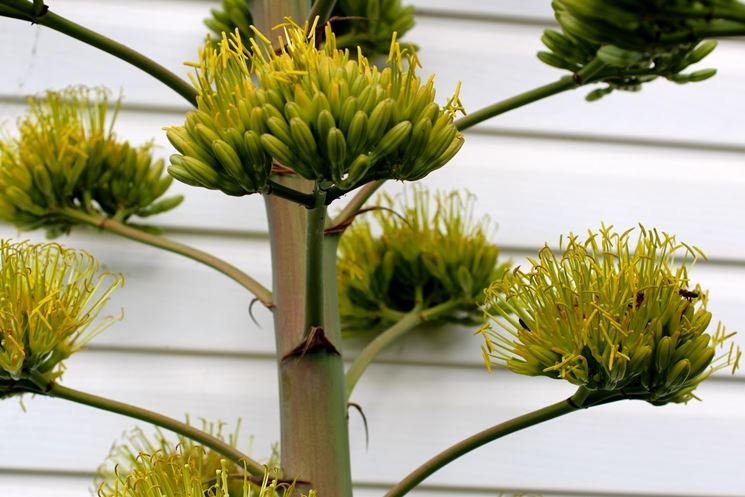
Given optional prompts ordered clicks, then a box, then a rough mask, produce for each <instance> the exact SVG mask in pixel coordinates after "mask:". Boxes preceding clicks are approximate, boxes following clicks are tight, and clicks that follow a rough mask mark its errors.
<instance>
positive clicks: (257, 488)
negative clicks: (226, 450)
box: [98, 420, 291, 497]
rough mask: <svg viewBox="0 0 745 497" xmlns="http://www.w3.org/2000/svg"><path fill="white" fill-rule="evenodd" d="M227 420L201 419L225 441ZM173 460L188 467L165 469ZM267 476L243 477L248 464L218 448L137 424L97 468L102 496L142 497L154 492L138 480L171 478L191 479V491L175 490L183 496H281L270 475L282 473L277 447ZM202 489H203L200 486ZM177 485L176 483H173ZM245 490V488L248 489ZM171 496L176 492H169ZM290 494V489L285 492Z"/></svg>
mask: <svg viewBox="0 0 745 497" xmlns="http://www.w3.org/2000/svg"><path fill="white" fill-rule="evenodd" d="M224 427H225V425H224V423H208V422H207V421H205V420H202V430H203V431H205V432H207V433H209V434H210V435H213V436H215V437H217V438H219V439H220V440H224V439H225V438H224V434H223V430H224ZM239 427H240V423H238V424H237V425H236V429H235V430H234V432H233V433H231V434H229V435H228V437H227V439H228V443H229V444H230V445H231V446H232V447H236V445H237V443H238V431H239ZM166 462H169V464H174V465H175V466H178V467H180V468H182V469H183V472H181V473H178V474H176V473H168V472H163V471H162V468H161V466H162V465H165V464H164V463H166ZM266 468H267V471H266V474H265V477H266V481H265V482H264V485H263V486H262V485H258V484H256V483H254V482H252V481H249V479H248V478H244V477H243V468H239V467H238V466H237V465H236V464H235V463H233V462H231V461H227V460H225V459H224V458H223V457H222V456H220V454H218V453H217V452H215V451H214V450H211V449H208V448H206V447H203V446H201V445H198V444H195V443H194V442H193V441H192V440H190V439H188V438H186V437H184V436H181V435H179V436H178V437H177V438H176V439H175V440H173V439H171V438H168V437H167V436H166V435H164V434H163V433H162V432H161V431H160V430H156V432H155V433H154V434H153V435H152V436H148V435H147V434H145V433H144V432H143V431H142V430H141V429H139V428H135V429H134V430H132V432H131V433H129V434H128V435H127V436H126V437H125V439H124V440H123V441H122V442H119V443H116V444H115V445H114V446H113V447H112V449H111V452H110V454H109V457H108V458H107V460H106V462H105V463H104V465H102V466H101V467H100V468H99V469H98V495H100V496H101V497H125V496H126V497H139V496H140V495H142V496H148V497H150V494H147V493H140V491H141V490H144V489H140V488H139V487H138V486H137V485H140V484H141V482H139V481H138V480H140V479H142V477H145V480H144V481H149V482H153V481H156V480H158V479H160V478H167V479H168V481H169V482H170V483H169V485H171V486H174V484H175V483H176V482H183V483H187V482H188V484H187V485H184V486H183V488H181V489H180V490H184V489H187V488H188V489H190V490H189V491H188V492H187V493H184V494H182V493H175V494H173V495H177V496H179V497H182V496H183V497H187V496H188V497H191V496H192V495H194V496H199V497H201V496H202V495H209V496H220V497H246V496H265V497H279V496H280V495H285V494H280V493H279V492H278V491H279V490H280V488H279V487H278V486H277V484H274V485H273V486H272V484H271V483H269V482H270V480H272V479H274V478H277V477H278V476H279V474H278V473H279V469H278V468H279V454H278V453H277V451H276V450H275V451H273V453H272V455H271V457H270V459H269V461H268V462H267V463H266ZM198 487H199V488H200V490H201V492H203V494H201V493H199V492H197V491H196V489H197V488H198ZM173 488H176V487H173ZM244 491H245V493H244ZM165 495H171V494H165ZM286 495H287V497H290V495H291V494H286Z"/></svg>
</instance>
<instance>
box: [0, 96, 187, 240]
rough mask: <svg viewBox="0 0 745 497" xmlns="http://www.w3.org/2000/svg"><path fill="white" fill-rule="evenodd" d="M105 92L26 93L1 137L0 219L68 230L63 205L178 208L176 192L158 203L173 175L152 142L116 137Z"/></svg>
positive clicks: (99, 210)
mask: <svg viewBox="0 0 745 497" xmlns="http://www.w3.org/2000/svg"><path fill="white" fill-rule="evenodd" d="M109 103H110V102H109V97H108V94H107V92H106V91H105V90H102V89H87V88H83V87H77V88H67V89H65V90H62V91H59V92H55V91H48V92H47V93H46V94H44V95H43V96H40V97H34V98H30V99H29V105H30V111H29V113H28V114H27V115H26V116H24V117H22V118H21V119H20V120H19V122H18V137H16V138H11V137H7V138H5V139H3V140H0V218H2V219H3V220H5V221H8V222H11V223H13V224H14V225H16V226H18V227H19V228H21V229H35V228H39V227H44V228H46V229H47V230H48V232H49V233H50V234H51V235H55V234H58V233H61V232H66V231H68V230H69V228H70V226H71V225H72V224H74V222H75V221H74V220H71V218H70V217H68V216H66V215H65V211H66V209H71V210H76V211H83V212H85V213H89V214H91V213H95V214H101V215H105V216H112V217H116V218H118V219H120V220H126V219H128V218H129V217H130V216H133V215H136V216H141V217H144V216H149V215H152V214H157V213H159V212H163V211H165V210H168V209H172V208H174V207H176V206H177V205H178V204H179V203H180V202H181V200H182V198H181V196H176V197H170V198H166V199H163V200H160V201H158V200H157V199H158V198H160V197H161V196H162V195H163V194H164V193H165V192H166V190H167V189H168V187H169V186H170V184H171V181H172V178H171V177H169V176H167V175H166V176H163V168H164V164H163V161H162V160H157V161H155V160H154V159H153V157H152V152H151V145H145V146H143V147H139V148H135V147H132V146H130V145H129V143H127V142H120V141H117V140H116V136H115V135H114V133H113V131H112V128H113V125H114V121H115V119H116V114H117V110H118V107H119V102H118V101H117V102H116V103H115V105H114V107H115V111H114V113H113V115H112V116H111V117H109V115H108V114H109V111H108V106H109Z"/></svg>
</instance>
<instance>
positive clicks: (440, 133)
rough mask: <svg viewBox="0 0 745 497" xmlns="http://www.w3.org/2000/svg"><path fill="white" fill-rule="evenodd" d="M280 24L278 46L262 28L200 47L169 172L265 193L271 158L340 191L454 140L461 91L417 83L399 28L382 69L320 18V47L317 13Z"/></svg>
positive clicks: (418, 163) (434, 158)
mask: <svg viewBox="0 0 745 497" xmlns="http://www.w3.org/2000/svg"><path fill="white" fill-rule="evenodd" d="M283 27H284V37H280V38H281V39H280V43H281V48H280V49H279V50H277V51H276V52H275V49H274V48H273V46H272V44H271V42H270V41H269V40H268V39H267V38H265V37H264V36H263V35H261V33H259V32H258V31H255V33H256V37H255V38H251V39H250V40H249V41H250V48H249V47H246V46H244V45H243V42H242V39H241V37H240V35H239V34H238V33H235V34H231V35H230V36H227V35H224V36H223V39H222V40H221V42H220V43H219V45H218V47H217V48H215V47H214V46H213V45H212V44H211V43H207V44H206V46H205V47H204V49H203V50H201V52H200V60H199V62H198V63H197V64H195V67H196V70H197V72H196V78H195V81H194V83H195V86H196V87H197V89H198V92H199V96H198V99H197V101H198V109H197V110H196V111H192V112H190V113H189V114H187V117H186V123H185V125H184V126H178V127H171V128H169V129H168V138H169V140H170V141H171V143H172V144H173V146H174V147H176V149H177V150H178V151H179V154H176V155H172V156H171V166H170V168H169V172H170V173H171V175H173V176H174V177H175V178H176V179H178V180H180V181H183V182H184V183H187V184H190V185H194V186H201V187H205V188H210V189H217V190H221V191H223V192H224V193H226V194H228V195H245V194H250V193H254V192H262V193H270V192H271V189H272V186H273V183H272V182H271V181H270V179H269V175H270V173H271V171H272V166H273V164H278V165H280V166H284V167H285V168H289V169H290V170H292V171H294V172H295V173H297V174H299V175H300V176H302V177H304V178H306V179H309V180H313V181H315V182H316V184H317V185H318V186H319V188H321V189H324V190H330V189H331V188H332V187H334V188H336V189H337V190H339V191H342V192H344V191H348V190H350V189H352V188H355V187H357V186H359V185H361V184H363V183H366V182H368V181H371V180H374V179H399V180H416V179H419V178H422V177H423V176H425V175H427V174H428V173H429V172H431V171H433V170H435V169H437V168H439V167H441V166H443V165H444V164H445V163H446V162H448V161H449V160H450V159H451V158H452V157H453V156H454V155H455V153H456V152H457V151H458V150H459V149H460V147H461V145H462V144H463V137H462V135H461V133H460V132H458V130H457V129H456V128H455V125H454V124H453V118H454V115H455V113H456V111H457V110H460V109H461V106H460V102H459V100H458V98H457V92H456V95H455V96H454V97H453V98H452V99H451V100H450V101H449V103H448V105H446V106H445V108H444V109H441V108H440V107H439V106H438V105H437V104H436V103H434V97H435V90H434V87H433V80H432V78H430V79H429V80H427V82H426V83H424V84H422V82H421V80H420V78H419V77H418V76H417V75H416V68H417V65H418V62H417V59H416V55H415V54H414V53H412V52H408V51H406V50H402V49H401V48H400V46H399V44H398V43H396V41H395V39H394V40H393V42H392V44H391V48H390V55H389V59H388V64H387V66H386V67H385V69H383V70H382V71H379V70H378V69H377V68H375V67H372V66H371V65H370V64H369V63H368V61H367V59H366V58H365V57H364V56H363V55H362V54H361V52H360V51H358V53H357V60H352V59H351V58H350V55H349V52H348V51H346V50H344V51H342V50H338V49H337V48H336V42H335V37H334V34H333V33H332V32H331V28H330V27H329V26H328V25H327V26H326V38H325V40H326V44H325V46H324V47H323V48H321V49H319V48H316V29H315V25H312V26H309V25H307V24H306V26H305V27H301V26H298V25H296V24H293V23H291V22H289V21H288V23H287V24H285V25H283ZM404 61H407V62H408V68H407V69H404Z"/></svg>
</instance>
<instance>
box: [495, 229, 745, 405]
mask: <svg viewBox="0 0 745 497" xmlns="http://www.w3.org/2000/svg"><path fill="white" fill-rule="evenodd" d="M632 231H633V230H628V231H626V232H624V233H620V234H619V233H615V232H613V231H612V228H605V227H604V228H602V229H601V230H600V232H599V233H594V232H592V231H590V232H589V236H588V238H587V240H585V241H581V240H579V239H578V237H577V236H575V235H570V236H569V239H568V242H567V243H566V245H564V244H563V243H562V244H561V248H562V250H563V253H562V254H561V255H560V256H557V255H556V254H554V253H553V252H552V251H551V250H550V249H549V248H548V247H546V248H544V249H542V250H541V251H540V252H539V254H538V258H537V259H536V260H533V259H530V263H531V268H530V269H529V270H527V271H523V270H522V269H521V268H519V267H518V268H516V269H515V270H514V271H511V272H509V273H507V274H505V275H504V276H503V277H502V278H501V279H500V280H498V281H496V282H495V283H494V284H493V285H492V286H491V287H490V288H489V289H488V290H487V306H488V307H489V309H487V314H488V315H489V317H491V319H492V323H491V324H489V325H486V326H485V327H484V328H483V329H482V332H483V335H484V338H485V339H486V344H485V346H484V354H485V357H486V358H487V361H488V363H489V364H491V363H492V362H496V363H498V364H502V365H505V366H506V367H507V368H509V369H511V370H513V371H515V372H517V373H520V374H527V375H541V376H548V377H550V378H560V379H565V380H568V381H569V382H571V383H573V384H575V385H579V386H581V387H584V388H586V389H587V390H589V391H592V392H599V393H603V395H601V397H605V398H609V397H611V394H613V395H615V396H617V397H619V398H632V399H642V400H646V401H648V402H650V403H652V404H655V405H659V404H665V403H668V402H687V401H688V400H690V399H692V398H695V395H694V394H693V391H694V390H695V388H696V386H698V384H699V383H700V382H701V381H702V380H704V379H705V378H706V377H708V376H709V375H710V374H711V373H712V372H713V371H715V370H717V369H720V368H723V367H726V366H728V365H732V366H733V369H734V368H735V367H737V363H738V359H739V355H740V351H739V349H738V350H735V349H734V347H733V345H730V349H729V352H728V353H726V354H721V355H719V356H717V355H716V353H715V349H716V348H717V347H720V346H723V345H724V344H725V342H727V341H728V340H729V339H730V338H731V337H732V335H734V333H729V334H727V333H725V331H724V328H723V327H722V326H721V325H719V326H718V327H717V331H716V332H715V334H714V335H713V336H710V335H708V334H706V333H705V330H706V328H707V326H708V324H709V322H710V320H711V314H710V313H709V312H708V311H707V310H706V302H707V298H708V295H707V293H706V292H704V291H703V290H702V289H701V288H700V287H699V286H695V287H692V286H691V284H690V282H689V279H688V268H689V267H690V266H691V265H692V264H693V262H695V260H696V258H697V257H698V256H699V255H701V256H702V255H703V254H702V253H701V252H700V251H699V250H698V249H696V248H695V247H690V246H688V245H686V244H684V243H678V242H677V241H676V240H675V237H673V236H670V235H667V234H664V233H662V234H661V233H659V232H657V231H656V230H651V231H650V230H646V229H644V228H643V227H641V228H640V233H639V237H638V239H637V241H636V243H632V242H631V240H630V233H631V232H632ZM681 252H682V254H680V253H681ZM676 257H678V258H680V263H679V265H678V264H677V262H676ZM730 343H731V342H730Z"/></svg>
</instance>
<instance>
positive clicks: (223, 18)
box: [204, 0, 414, 56]
mask: <svg viewBox="0 0 745 497" xmlns="http://www.w3.org/2000/svg"><path fill="white" fill-rule="evenodd" d="M211 14H212V16H211V17H210V18H208V19H205V20H204V23H205V24H206V25H207V27H208V28H210V29H211V30H212V32H214V33H215V35H217V37H218V39H219V38H220V37H222V33H233V32H235V30H236V29H238V31H239V32H240V34H241V37H242V38H243V39H244V40H247V39H249V38H251V37H252V36H253V35H254V33H253V31H252V30H251V24H253V16H252V14H251V5H250V3H249V2H247V1H246V0H222V5H221V7H220V8H218V9H212V11H211ZM331 20H332V22H333V25H334V31H335V32H336V34H337V42H336V45H337V47H339V48H342V49H344V48H349V49H351V50H357V47H360V48H362V50H363V51H364V52H365V53H366V54H367V55H368V56H372V55H374V54H385V53H386V52H388V47H389V45H390V41H391V37H392V36H393V33H397V34H398V37H399V38H400V37H402V36H403V35H404V34H405V33H406V32H407V31H409V30H410V29H411V28H413V27H414V7H413V6H411V5H409V6H407V7H404V6H403V5H401V0H366V1H364V2H362V1H360V0H338V1H337V2H335V3H334V9H333V10H332V11H331Z"/></svg>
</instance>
